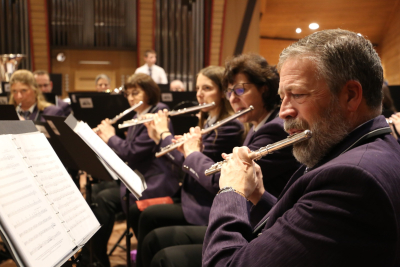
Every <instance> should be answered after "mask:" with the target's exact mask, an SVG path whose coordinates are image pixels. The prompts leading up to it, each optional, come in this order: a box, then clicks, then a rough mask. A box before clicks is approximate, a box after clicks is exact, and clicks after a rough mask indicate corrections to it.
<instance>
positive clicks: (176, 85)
mask: <svg viewBox="0 0 400 267" xmlns="http://www.w3.org/2000/svg"><path fill="white" fill-rule="evenodd" d="M169 90H170V91H171V92H185V91H186V89H185V86H184V85H183V82H182V81H181V80H173V81H172V82H171V84H170V85H169Z"/></svg>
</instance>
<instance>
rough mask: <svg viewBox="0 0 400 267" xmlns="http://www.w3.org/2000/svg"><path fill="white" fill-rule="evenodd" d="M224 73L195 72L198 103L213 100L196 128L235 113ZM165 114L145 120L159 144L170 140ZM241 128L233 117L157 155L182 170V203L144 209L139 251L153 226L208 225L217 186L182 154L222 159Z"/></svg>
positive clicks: (213, 69) (236, 141) (238, 141)
mask: <svg viewBox="0 0 400 267" xmlns="http://www.w3.org/2000/svg"><path fill="white" fill-rule="evenodd" d="M223 73H224V68H223V67H217V66H209V67H207V68H205V69H202V70H201V71H200V72H199V74H198V75H197V81H196V91H197V94H196V97H197V101H198V102H199V104H204V103H211V102H215V106H213V107H209V108H205V109H202V110H201V112H200V118H199V127H198V129H200V127H201V128H203V129H206V128H207V127H209V126H211V125H212V124H214V123H215V122H217V121H221V120H223V119H225V118H227V117H229V116H231V115H233V114H234V112H233V110H232V108H231V106H230V105H229V102H228V100H227V99H226V97H225V94H224V90H223V87H222V77H223ZM167 115H168V112H167V111H164V112H162V111H159V112H158V114H156V116H155V117H154V120H153V122H151V123H147V124H146V126H147V127H148V132H149V135H150V137H151V138H152V139H153V140H154V141H155V142H156V143H158V142H159V145H160V147H165V146H167V145H170V144H172V138H173V135H172V133H170V132H169V131H168V128H167V122H168V120H167ZM243 129H244V127H243V125H242V123H240V122H239V121H238V120H236V119H235V120H232V121H230V122H228V123H226V124H224V125H222V126H220V127H218V128H217V129H215V130H213V131H211V132H209V133H207V134H204V135H202V136H201V137H200V138H199V139H198V140H195V145H194V146H195V148H194V149H192V148H191V146H188V145H186V144H185V145H183V147H184V148H183V149H182V150H181V152H180V151H177V150H173V151H171V152H169V153H168V154H166V155H164V156H162V157H161V158H160V159H163V160H164V161H165V162H169V161H170V162H173V163H174V164H175V165H176V166H178V167H179V168H182V169H183V171H184V172H185V176H184V179H183V185H182V190H181V203H174V204H169V205H154V206H150V207H148V208H147V209H145V210H144V211H143V212H146V214H147V215H146V222H145V223H144V224H140V225H141V227H140V228H139V231H138V233H137V237H138V251H139V253H140V244H141V241H142V240H143V238H144V237H145V235H146V234H147V233H148V232H149V231H151V230H153V229H155V228H158V227H162V226H169V225H207V223H208V215H209V212H210V207H211V204H212V201H213V199H214V196H215V194H216V193H217V192H218V190H219V188H218V185H217V186H215V185H213V184H212V183H211V182H210V181H207V180H199V179H198V174H196V173H194V172H193V168H194V167H195V166H193V165H188V164H186V163H185V158H187V157H189V156H190V155H191V154H192V153H194V152H195V151H198V153H200V154H202V155H205V156H206V157H209V158H212V159H214V160H221V153H222V152H223V151H231V150H232V149H233V147H235V146H238V145H240V144H241V142H242V137H243V133H244V130H243ZM193 130H194V128H192V129H191V131H192V132H193ZM189 135H190V134H189ZM226 149H227V150H226ZM200 151H202V152H200ZM182 152H183V153H182ZM143 222H144V221H143ZM140 264H141V259H140V257H138V258H137V265H138V266H140ZM144 266H145V265H144Z"/></svg>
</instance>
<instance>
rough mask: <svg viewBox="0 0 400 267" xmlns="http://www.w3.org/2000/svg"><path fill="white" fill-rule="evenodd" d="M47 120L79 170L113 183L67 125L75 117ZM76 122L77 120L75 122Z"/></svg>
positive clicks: (88, 188) (104, 169)
mask: <svg viewBox="0 0 400 267" xmlns="http://www.w3.org/2000/svg"><path fill="white" fill-rule="evenodd" d="M43 117H44V118H45V119H46V122H47V124H48V125H49V127H50V128H51V131H53V132H54V134H55V137H56V138H58V139H59V141H60V142H61V144H62V145H63V147H64V149H65V150H64V151H66V152H67V153H68V154H69V155H70V158H72V159H73V161H74V162H75V164H76V166H78V169H79V170H83V171H85V172H86V173H88V177H89V175H91V176H93V177H95V178H96V179H99V180H103V181H112V180H114V179H113V178H112V175H111V174H110V173H109V172H108V170H107V169H106V168H105V167H104V165H103V164H102V162H101V161H100V159H99V157H98V156H97V155H96V153H95V152H94V151H93V150H92V149H91V148H90V147H89V146H88V145H87V144H86V143H85V142H84V141H83V140H82V139H81V138H80V137H79V136H78V135H77V134H76V133H75V132H74V131H73V130H72V129H71V128H70V127H69V126H68V125H67V124H66V122H65V121H67V120H68V118H70V120H72V121H74V120H75V119H74V117H73V116H72V115H70V116H69V117H68V118H67V119H66V118H65V117H58V116H48V115H44V116H43ZM75 121H76V120H75ZM91 183H92V181H90V179H89V178H88V179H87V183H86V201H87V203H88V205H89V206H92V199H91V198H92V196H91V195H92V193H91ZM89 247H90V264H92V258H93V257H92V249H91V243H89Z"/></svg>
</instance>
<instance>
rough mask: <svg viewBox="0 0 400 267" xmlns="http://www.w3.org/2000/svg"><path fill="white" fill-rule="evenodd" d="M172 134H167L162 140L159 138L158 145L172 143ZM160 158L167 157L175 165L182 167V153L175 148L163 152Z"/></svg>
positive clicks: (163, 145) (162, 145) (164, 145)
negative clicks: (165, 152)
mask: <svg viewBox="0 0 400 267" xmlns="http://www.w3.org/2000/svg"><path fill="white" fill-rule="evenodd" d="M172 138H173V137H172V135H169V136H167V137H166V138H164V140H161V142H160V144H159V147H160V148H161V147H166V146H168V145H170V144H172ZM162 158H164V159H165V158H168V159H169V160H170V161H171V162H172V163H174V164H175V165H176V166H178V167H179V168H181V167H182V163H183V161H184V157H183V154H182V153H181V152H179V151H178V150H177V149H174V150H172V151H171V152H168V153H167V154H165V155H164V156H163V157H162Z"/></svg>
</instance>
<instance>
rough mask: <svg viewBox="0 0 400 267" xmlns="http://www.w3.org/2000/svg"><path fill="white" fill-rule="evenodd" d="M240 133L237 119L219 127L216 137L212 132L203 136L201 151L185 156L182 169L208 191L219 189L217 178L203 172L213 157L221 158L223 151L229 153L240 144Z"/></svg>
mask: <svg viewBox="0 0 400 267" xmlns="http://www.w3.org/2000/svg"><path fill="white" fill-rule="evenodd" d="M242 134H243V125H242V124H241V123H240V122H239V121H237V120H234V121H232V122H230V123H227V124H226V125H223V126H221V127H219V128H218V135H217V138H216V135H215V133H214V132H212V134H210V135H208V136H205V137H204V138H203V145H204V151H203V153H201V152H194V153H192V154H190V155H189V156H188V157H186V159H185V161H184V162H183V171H184V172H186V173H187V174H189V175H190V176H191V177H192V178H194V179H195V180H196V181H197V182H198V183H200V184H201V185H202V186H203V187H204V188H205V189H207V190H208V191H209V192H211V193H214V194H216V193H217V192H218V190H219V184H218V182H219V179H218V180H215V179H214V176H206V175H205V174H204V172H205V170H206V169H208V168H209V167H211V165H212V164H214V160H213V158H214V159H217V158H218V160H223V159H222V157H221V154H222V153H223V152H227V153H229V152H231V151H232V149H233V148H234V147H236V146H240V145H241V137H242ZM218 178H219V176H218Z"/></svg>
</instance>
